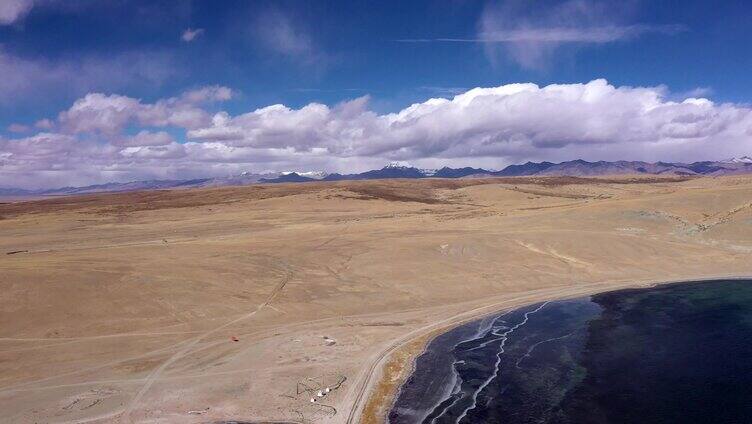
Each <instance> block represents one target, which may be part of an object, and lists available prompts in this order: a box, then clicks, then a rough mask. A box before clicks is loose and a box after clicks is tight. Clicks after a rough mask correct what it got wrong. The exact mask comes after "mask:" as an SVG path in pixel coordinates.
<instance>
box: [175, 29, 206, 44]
mask: <svg viewBox="0 0 752 424" xmlns="http://www.w3.org/2000/svg"><path fill="white" fill-rule="evenodd" d="M203 33H204V29H203V28H196V29H191V28H188V29H186V30H185V31H183V34H182V35H181V36H180V39H181V40H183V41H185V42H186V43H190V42H191V41H193V40H195V39H196V38H198V37H199V36H200V35H202V34H203Z"/></svg>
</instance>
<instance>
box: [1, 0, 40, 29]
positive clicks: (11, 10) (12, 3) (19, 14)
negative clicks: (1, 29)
mask: <svg viewBox="0 0 752 424" xmlns="http://www.w3.org/2000/svg"><path fill="white" fill-rule="evenodd" d="M33 7H34V0H2V1H0V25H12V24H14V23H16V22H18V21H20V20H22V19H23V18H25V17H26V15H27V14H28V13H29V12H30V11H31V9H32V8H33Z"/></svg>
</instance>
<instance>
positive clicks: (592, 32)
mask: <svg viewBox="0 0 752 424" xmlns="http://www.w3.org/2000/svg"><path fill="white" fill-rule="evenodd" d="M686 29H687V28H686V27H685V26H683V25H626V26H616V25H611V26H604V27H594V28H565V27H562V28H524V29H515V30H508V31H492V32H484V33H480V34H479V37H477V38H405V39H398V40H395V41H397V42H400V43H518V42H540V43H596V44H598V43H611V42H615V41H620V40H627V39H630V38H634V37H638V36H640V35H643V34H649V33H656V34H667V35H672V34H676V33H679V32H682V31H686Z"/></svg>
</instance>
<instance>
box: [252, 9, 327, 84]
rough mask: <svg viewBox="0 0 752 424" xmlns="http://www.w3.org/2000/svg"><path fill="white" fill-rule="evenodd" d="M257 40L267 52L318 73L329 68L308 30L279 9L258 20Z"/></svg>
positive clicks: (270, 11)
mask: <svg viewBox="0 0 752 424" xmlns="http://www.w3.org/2000/svg"><path fill="white" fill-rule="evenodd" d="M254 36H255V38H256V40H257V41H258V42H259V43H260V45H261V46H263V47H264V48H265V49H266V50H268V51H270V52H272V53H274V54H275V55H277V56H279V57H282V58H285V59H287V60H289V61H292V62H294V63H296V64H298V65H302V66H304V67H307V68H313V69H316V70H318V71H322V70H323V69H325V68H326V67H327V66H328V65H329V61H330V60H329V57H328V55H327V54H326V53H325V52H324V51H323V50H322V49H321V48H320V46H319V45H317V44H316V43H315V42H314V39H313V36H312V33H311V32H310V31H309V30H308V28H306V27H305V25H303V24H301V23H300V22H297V21H295V20H293V19H292V18H291V17H290V16H288V15H287V14H285V13H284V12H282V11H280V10H278V9H271V10H268V11H266V12H264V13H262V14H260V15H259V16H258V18H257V19H256V24H255V26H254Z"/></svg>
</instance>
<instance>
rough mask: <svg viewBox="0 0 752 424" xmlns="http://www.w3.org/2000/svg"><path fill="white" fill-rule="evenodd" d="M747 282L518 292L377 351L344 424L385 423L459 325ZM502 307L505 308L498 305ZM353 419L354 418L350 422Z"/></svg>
mask: <svg viewBox="0 0 752 424" xmlns="http://www.w3.org/2000/svg"><path fill="white" fill-rule="evenodd" d="M748 279H752V275H740V274H730V275H714V276H703V277H699V278H697V277H696V278H692V277H688V278H679V279H671V280H665V279H651V280H645V281H631V282H625V281H607V282H596V283H588V284H584V285H579V286H577V287H571V290H563V291H562V290H556V289H557V288H558V287H553V288H551V289H544V290H543V291H546V292H548V291H553V292H554V293H551V294H550V295H548V297H546V295H547V294H548V293H541V294H540V295H538V296H536V295H535V294H534V293H532V298H531V299H528V298H527V297H528V296H526V295H530V294H531V292H527V293H521V294H520V295H519V296H517V297H512V298H511V299H506V300H502V301H500V302H496V303H492V304H490V305H485V306H479V307H477V308H475V309H472V310H471V311H468V312H464V313H460V314H457V315H455V316H452V317H450V318H447V319H445V320H443V321H439V323H437V324H438V325H439V326H438V327H436V325H437V324H431V325H428V326H426V327H424V328H422V329H418V330H415V331H416V332H419V333H420V334H419V335H416V336H415V337H408V336H409V335H410V334H411V333H408V335H407V336H405V337H403V338H402V339H399V340H398V341H396V342H395V343H393V344H392V345H391V346H390V348H389V349H387V351H386V352H381V353H382V355H381V356H380V358H381V359H379V360H378V361H377V362H376V363H374V364H373V365H372V366H371V368H370V369H371V370H372V371H371V372H370V373H368V375H367V376H366V377H367V381H365V386H364V388H363V389H364V390H363V393H364V394H365V396H364V397H362V398H361V399H360V400H362V401H363V403H362V405H361V404H355V405H353V408H352V410H351V413H350V416H349V418H348V420H347V423H362V424H377V423H384V422H386V418H387V415H388V414H389V411H391V410H392V408H393V406H394V402H395V401H396V400H397V396H398V395H399V392H400V390H401V388H402V385H403V384H404V383H405V381H406V380H407V378H409V376H410V375H411V374H412V373H413V372H414V370H415V366H416V361H417V359H418V357H420V356H421V355H422V354H423V353H425V351H426V349H427V348H428V346H429V345H430V344H431V343H432V342H433V340H434V339H435V338H436V337H438V336H439V335H441V334H444V333H446V332H448V331H451V330H452V329H454V328H457V327H458V326H460V325H463V324H467V323H469V322H472V321H476V320H479V319H483V318H485V317H488V316H491V315H494V314H497V313H502V312H505V311H509V310H512V309H516V308H521V307H523V306H526V305H530V304H533V303H537V302H543V301H559V300H566V299H574V298H577V297H584V296H592V295H594V294H598V293H607V292H615V291H620V290H629V289H642V288H645V289H646V288H652V287H657V286H664V285H670V284H682V283H693V282H697V283H699V282H711V281H720V280H748ZM593 286H595V287H593ZM599 287H600V289H599ZM559 289H560V288H559ZM539 291H541V290H539ZM557 292H559V293H560V294H561V295H559V296H557ZM562 292H563V293H562ZM552 296H553V297H552ZM523 298H524V300H523ZM508 303H509V304H508ZM502 304H508V305H506V306H501V305H502ZM483 309H491V310H489V311H484V312H479V313H478V314H474V315H470V316H465V315H466V314H469V313H472V312H475V311H478V310H483ZM420 330H424V332H420ZM403 339H404V340H403ZM374 376H375V378H374ZM356 417H357V419H354V418H356Z"/></svg>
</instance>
